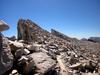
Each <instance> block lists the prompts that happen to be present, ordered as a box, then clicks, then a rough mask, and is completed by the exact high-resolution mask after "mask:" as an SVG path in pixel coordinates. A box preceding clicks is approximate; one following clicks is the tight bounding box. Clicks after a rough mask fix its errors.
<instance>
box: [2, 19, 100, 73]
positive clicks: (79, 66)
mask: <svg viewBox="0 0 100 75" xmlns="http://www.w3.org/2000/svg"><path fill="white" fill-rule="evenodd" d="M17 31H18V37H17V39H16V38H15V37H12V38H8V39H5V40H6V42H7V41H8V45H9V46H5V44H6V42H5V40H4V39H2V41H1V43H3V44H2V45H1V46H0V49H1V50H4V51H5V54H7V56H9V58H8V59H6V58H7V56H6V55H4V54H3V53H2V52H0V55H1V56H0V59H3V61H0V63H2V64H4V65H9V64H10V66H8V67H2V66H0V67H1V68H0V69H1V70H0V75H100V43H94V42H90V41H82V40H78V39H76V38H71V37H68V36H66V35H64V34H62V33H60V32H58V31H56V30H54V29H51V32H48V31H46V30H44V29H42V28H41V27H39V25H37V24H35V23H34V22H32V21H31V20H29V19H27V20H23V19H20V20H19V21H18V25H17ZM0 37H1V38H5V37H3V36H1V34H0ZM8 47H9V48H8ZM7 50H8V51H7ZM2 55H3V56H2ZM6 61H9V62H10V63H5V62H6ZM11 62H12V63H11ZM4 70H5V71H4Z"/></svg>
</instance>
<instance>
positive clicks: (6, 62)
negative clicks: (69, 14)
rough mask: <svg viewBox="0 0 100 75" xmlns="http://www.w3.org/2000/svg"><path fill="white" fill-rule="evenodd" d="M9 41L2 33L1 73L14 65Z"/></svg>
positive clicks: (0, 39)
mask: <svg viewBox="0 0 100 75" xmlns="http://www.w3.org/2000/svg"><path fill="white" fill-rule="evenodd" d="M7 41H8V40H7V39H6V38H4V37H3V35H2V34H1V33H0V75H2V74H3V73H5V72H6V71H8V70H10V69H11V67H12V66H13V55H12V53H11V49H10V47H9V44H8V42H7Z"/></svg>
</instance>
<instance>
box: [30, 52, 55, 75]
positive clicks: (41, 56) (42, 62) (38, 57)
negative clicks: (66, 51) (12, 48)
mask: <svg viewBox="0 0 100 75" xmlns="http://www.w3.org/2000/svg"><path fill="white" fill-rule="evenodd" d="M30 57H32V58H33V60H34V63H35V65H36V67H37V68H38V70H37V72H38V73H41V75H42V74H44V73H45V72H48V71H49V70H51V69H52V68H54V67H55V64H56V63H55V61H54V60H53V59H51V58H50V56H48V55H47V54H46V53H43V52H36V53H33V54H30Z"/></svg>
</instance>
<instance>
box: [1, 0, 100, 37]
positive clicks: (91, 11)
mask: <svg viewBox="0 0 100 75" xmlns="http://www.w3.org/2000/svg"><path fill="white" fill-rule="evenodd" d="M20 18H23V19H31V20H32V21H33V22H35V23H37V24H38V25H40V26H41V27H42V28H44V29H46V30H48V31H50V29H51V28H53V29H56V30H58V31H60V32H62V33H64V34H66V35H68V36H70V37H77V38H82V37H85V38H88V37H90V36H99V37H100V0H0V19H2V20H4V21H5V22H7V23H8V24H9V25H10V29H9V30H7V31H5V32H3V34H4V35H5V36H12V35H17V28H16V27H17V22H18V19H20Z"/></svg>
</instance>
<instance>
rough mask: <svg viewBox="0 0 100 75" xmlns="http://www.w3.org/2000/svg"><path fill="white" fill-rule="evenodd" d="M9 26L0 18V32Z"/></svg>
mask: <svg viewBox="0 0 100 75" xmlns="http://www.w3.org/2000/svg"><path fill="white" fill-rule="evenodd" d="M8 29H9V26H8V24H7V23H5V22H4V21H2V20H0V32H1V31H4V30H8Z"/></svg>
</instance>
